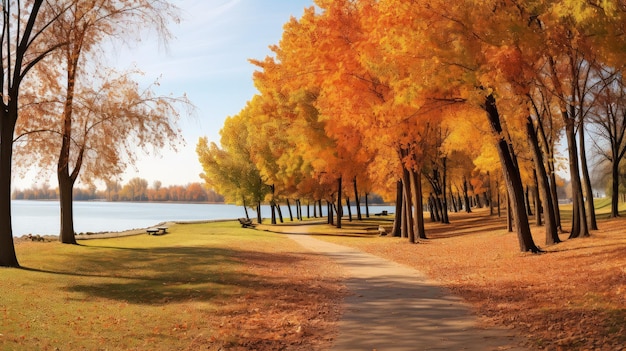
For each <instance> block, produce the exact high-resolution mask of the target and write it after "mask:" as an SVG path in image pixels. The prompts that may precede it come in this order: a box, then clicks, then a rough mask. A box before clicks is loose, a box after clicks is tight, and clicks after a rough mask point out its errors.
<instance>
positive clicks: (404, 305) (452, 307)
mask: <svg viewBox="0 0 626 351" xmlns="http://www.w3.org/2000/svg"><path fill="white" fill-rule="evenodd" d="M288 236H289V237H290V238H291V239H292V240H295V241H296V242H298V243H299V244H301V245H302V246H304V247H306V248H308V249H310V250H312V251H314V252H318V253H323V254H326V255H329V256H330V257H332V258H333V259H334V260H336V261H337V262H338V263H339V264H340V265H341V266H342V267H343V268H344V269H345V270H346V275H347V279H346V280H345V284H346V286H347V288H348V290H349V291H350V295H349V296H348V297H347V298H346V300H345V301H344V306H345V312H344V315H343V316H342V318H341V321H340V323H339V335H338V337H337V340H336V341H335V344H334V347H333V350H367V351H371V350H377V351H405V350H406V351H416V350H476V351H478V350H480V351H485V350H515V351H521V350H526V349H525V348H523V347H521V346H519V345H520V344H521V343H520V340H519V339H517V338H516V336H515V335H514V333H513V332H512V331H510V330H502V329H481V328H478V327H477V325H476V319H475V317H474V316H472V315H471V313H470V307H469V306H467V305H466V304H464V303H463V302H462V301H461V300H460V299H459V298H456V297H454V296H451V295H449V294H448V293H447V292H446V291H445V290H444V289H442V288H440V287H438V286H436V285H435V284H434V283H433V282H430V281H428V280H427V278H426V277H425V276H424V275H422V274H421V273H420V272H418V271H416V270H414V269H412V268H409V267H407V266H403V265H400V264H397V263H395V262H391V261H389V260H385V259H382V258H379V257H377V256H374V255H370V254H367V253H363V252H361V251H358V250H355V249H352V248H348V247H345V246H341V245H336V244H332V243H329V242H325V241H321V240H318V239H315V238H313V237H310V236H306V235H292V234H289V235H288Z"/></svg>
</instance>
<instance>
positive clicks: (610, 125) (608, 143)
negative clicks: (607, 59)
mask: <svg viewBox="0 0 626 351" xmlns="http://www.w3.org/2000/svg"><path fill="white" fill-rule="evenodd" d="M599 75H600V77H601V79H602V82H603V89H602V90H601V91H600V92H599V97H598V99H597V100H596V106H595V107H594V109H593V116H592V121H593V123H594V125H595V127H596V128H594V130H595V134H596V135H597V136H598V137H599V141H598V142H596V143H595V145H596V146H597V149H598V151H599V154H600V155H601V156H602V157H603V158H604V159H605V160H606V161H608V163H609V165H610V171H609V173H610V175H611V177H610V184H611V186H610V191H609V194H610V196H611V217H618V216H619V193H620V191H619V184H620V163H621V161H622V160H623V159H624V155H625V154H626V142H625V141H626V140H625V138H626V86H624V81H623V77H622V74H621V73H620V72H616V71H610V70H602V71H600V72H599Z"/></svg>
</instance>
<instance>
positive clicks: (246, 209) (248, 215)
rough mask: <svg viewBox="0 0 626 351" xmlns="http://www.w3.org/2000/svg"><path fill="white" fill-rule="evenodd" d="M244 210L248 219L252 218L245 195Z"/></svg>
mask: <svg viewBox="0 0 626 351" xmlns="http://www.w3.org/2000/svg"><path fill="white" fill-rule="evenodd" d="M243 211H244V212H245V213H246V219H250V214H249V213H248V206H246V198H245V197H243Z"/></svg>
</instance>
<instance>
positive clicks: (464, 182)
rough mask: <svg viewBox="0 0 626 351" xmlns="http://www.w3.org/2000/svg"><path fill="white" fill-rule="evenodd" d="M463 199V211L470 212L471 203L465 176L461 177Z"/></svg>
mask: <svg viewBox="0 0 626 351" xmlns="http://www.w3.org/2000/svg"><path fill="white" fill-rule="evenodd" d="M463 199H464V200H465V212H467V213H471V212H472V209H471V205H470V199H469V195H468V194H467V178H465V177H463Z"/></svg>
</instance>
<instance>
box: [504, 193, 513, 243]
mask: <svg viewBox="0 0 626 351" xmlns="http://www.w3.org/2000/svg"><path fill="white" fill-rule="evenodd" d="M506 230H507V231H508V232H509V233H512V232H513V211H511V198H510V197H509V192H508V191H507V192H506Z"/></svg>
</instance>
